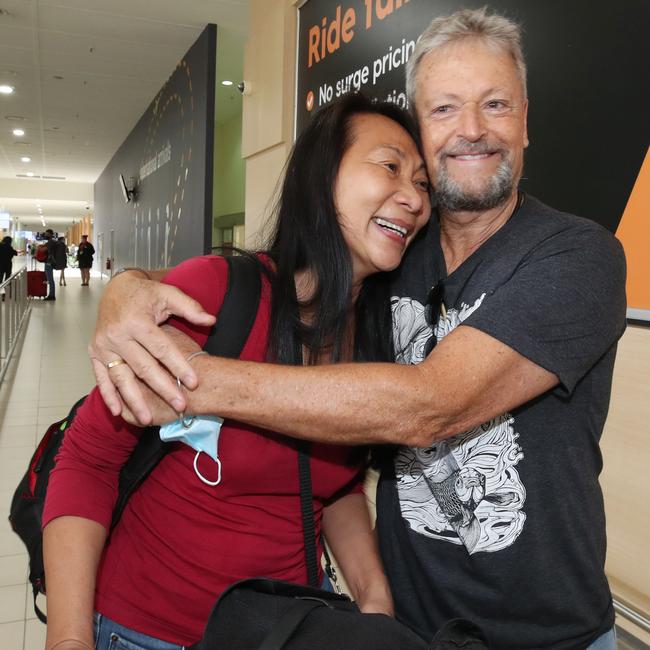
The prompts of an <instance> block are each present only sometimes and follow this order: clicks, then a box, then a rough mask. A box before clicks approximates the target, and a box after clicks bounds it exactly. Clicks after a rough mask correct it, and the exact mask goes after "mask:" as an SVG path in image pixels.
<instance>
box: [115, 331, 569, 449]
mask: <svg viewBox="0 0 650 650" xmlns="http://www.w3.org/2000/svg"><path fill="white" fill-rule="evenodd" d="M170 329H171V328H170ZM170 334H171V335H172V336H173V340H174V343H175V344H176V345H177V346H179V349H180V350H182V354H186V353H190V352H192V351H194V350H195V349H197V347H198V346H196V344H195V343H194V342H193V341H190V340H189V339H188V338H187V337H185V336H184V335H183V334H181V333H180V332H176V333H173V334H172V333H170ZM192 364H194V367H195V370H196V372H197V374H198V375H199V378H200V381H199V386H198V388H197V389H196V390H194V391H188V393H187V397H188V407H187V410H188V412H189V413H193V414H198V413H201V414H215V415H219V416H221V417H226V418H233V419H236V420H240V421H242V422H246V423H248V424H251V425H254V426H260V427H264V428H267V429H270V430H273V431H279V432H280V433H284V434H287V435H290V436H293V437H296V438H303V439H305V440H315V441H320V442H330V443H340V444H368V443H398V444H407V445H412V446H417V447H428V446H430V445H431V444H432V443H433V442H434V441H435V440H439V439H442V438H447V437H449V436H452V435H455V434H457V433H460V432H462V431H467V430H469V429H471V428H473V427H475V426H478V425H479V424H482V423H483V422H486V421H488V420H490V419H491V418H493V417H496V416H498V415H501V414H502V413H505V412H507V411H509V410H511V409H513V408H516V407H517V406H520V405H521V404H525V403H526V402H528V401H530V400H531V399H533V398H535V397H537V396H538V395H541V394H542V393H544V392H546V391H547V390H549V389H551V388H552V387H553V386H555V385H556V384H557V383H558V379H557V377H556V376H555V375H554V374H552V373H550V372H548V371H547V370H544V369H543V368H541V367H540V366H538V365H536V364H535V363H533V362H532V361H530V360H529V359H527V358H525V357H523V356H522V355H520V354H519V353H518V352H515V351H514V350H513V349H512V348H510V347H508V346H507V345H505V344H503V343H501V342H499V341H498V340H496V339H495V338H493V337H491V336H489V335H487V334H485V333H483V332H481V331H480V330H477V329H474V328H472V327H467V326H460V327H458V328H457V329H456V330H454V331H453V332H452V333H451V334H449V335H448V336H446V337H445V338H444V339H443V341H441V342H440V343H439V344H438V345H437V346H436V347H435V348H434V350H433V352H432V353H431V354H430V355H429V357H428V358H427V359H426V360H425V361H424V362H422V363H421V364H419V365H417V366H406V365H399V364H388V363H381V364H380V363H376V364H367V363H363V364H362V363H352V364H336V365H328V366H317V367H294V366H281V365H274V364H269V363H252V362H245V361H239V360H230V359H220V358H217V357H209V356H207V355H201V356H199V357H196V358H195V359H194V360H192ZM122 369H123V366H119V367H117V368H116V369H115V373H114V375H115V376H114V377H113V380H114V381H116V382H117V384H118V387H119V389H120V392H124V391H125V390H127V388H126V386H127V385H128V382H129V381H130V378H125V379H124V380H122V377H123V376H124V377H125V376H126V373H122ZM118 371H119V372H118ZM147 399H148V404H149V408H150V410H151V412H152V413H153V420H154V422H168V421H170V420H172V419H174V417H175V414H174V412H173V411H172V410H171V409H169V408H168V407H166V406H165V404H164V403H163V402H162V401H161V400H160V399H158V398H157V397H156V396H155V395H153V394H151V393H149V392H147ZM129 418H130V419H131V420H134V417H133V416H132V415H128V414H127V419H129Z"/></svg>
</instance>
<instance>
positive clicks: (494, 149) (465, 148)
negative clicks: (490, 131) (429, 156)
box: [440, 140, 505, 158]
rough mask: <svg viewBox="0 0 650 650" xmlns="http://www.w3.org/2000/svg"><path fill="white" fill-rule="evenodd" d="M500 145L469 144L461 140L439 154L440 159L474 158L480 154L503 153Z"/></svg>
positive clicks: (485, 142)
mask: <svg viewBox="0 0 650 650" xmlns="http://www.w3.org/2000/svg"><path fill="white" fill-rule="evenodd" d="M504 151H505V149H504V148H503V145H502V143H500V142H499V143H497V142H488V141H487V140H478V141H477V142H470V141H469V140H464V141H463V140H461V141H459V142H457V143H455V144H454V146H453V147H450V148H448V149H443V151H441V153H440V157H441V158H446V157H448V156H476V155H481V154H493V153H499V154H502V155H503V153H504Z"/></svg>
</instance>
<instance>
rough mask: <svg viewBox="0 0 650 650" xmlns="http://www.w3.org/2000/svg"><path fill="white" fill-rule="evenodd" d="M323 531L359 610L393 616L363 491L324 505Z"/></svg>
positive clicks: (385, 579)
mask: <svg viewBox="0 0 650 650" xmlns="http://www.w3.org/2000/svg"><path fill="white" fill-rule="evenodd" d="M323 533H324V535H325V539H326V540H327V543H328V544H329V546H330V548H331V550H332V554H333V555H334V557H335V558H336V561H337V564H338V567H339V569H340V571H341V573H342V574H343V576H344V577H345V581H346V582H347V585H348V587H349V588H350V592H351V594H352V596H353V598H354V600H355V601H356V603H357V606H358V607H359V609H360V610H361V612H362V613H364V614H386V615H387V616H393V598H392V596H391V593H390V587H389V586H388V579H387V578H386V574H385V573H384V567H383V566H382V563H381V558H380V557H379V550H378V548H377V539H376V535H375V531H374V530H373V529H372V528H371V526H370V517H369V516H368V507H367V505H366V497H365V495H364V494H363V493H353V494H347V495H345V496H343V497H341V498H340V499H338V500H337V501H334V503H331V504H329V505H328V506H326V507H325V508H324V510H323Z"/></svg>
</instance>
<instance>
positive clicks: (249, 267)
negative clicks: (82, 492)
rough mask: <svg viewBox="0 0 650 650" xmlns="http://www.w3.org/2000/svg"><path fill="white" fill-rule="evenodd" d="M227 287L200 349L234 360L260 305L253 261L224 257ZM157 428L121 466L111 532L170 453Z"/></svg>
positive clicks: (257, 270)
mask: <svg viewBox="0 0 650 650" xmlns="http://www.w3.org/2000/svg"><path fill="white" fill-rule="evenodd" d="M226 261H227V262H228V271H229V272H228V288H227V289H226V295H225V297H224V300H223V304H222V305H221V310H220V311H219V314H218V316H217V322H216V323H215V324H214V325H213V326H212V330H211V331H210V335H209V336H208V340H207V341H206V344H205V345H204V346H203V349H204V350H205V351H206V352H208V353H209V354H212V355H215V356H220V357H230V358H231V359H236V358H237V357H239V355H240V354H241V351H242V350H243V348H244V345H245V344H246V341H247V340H248V337H249V335H250V332H251V329H252V327H253V323H254V322H255V318H256V316H257V311H258V309H259V303H260V293H261V287H262V281H261V277H260V267H259V263H258V262H257V260H256V259H254V258H252V257H249V256H240V257H227V258H226ZM158 432H159V427H147V429H146V430H145V431H143V432H142V435H141V436H140V440H139V441H138V444H137V445H136V447H135V449H134V450H133V452H132V453H131V456H130V457H129V459H128V461H127V462H126V464H125V465H124V467H122V470H121V472H120V478H119V486H118V498H117V502H116V504H115V508H114V509H113V518H112V520H111V530H112V529H113V528H114V527H115V525H116V524H117V522H118V521H119V519H120V517H121V516H122V512H123V511H124V508H125V507H126V503H127V501H128V500H129V499H130V498H131V495H132V494H133V492H135V490H136V489H137V488H138V487H139V486H140V485H141V484H142V482H143V481H144V480H145V479H146V478H147V476H149V474H150V473H151V471H152V470H153V468H154V467H156V465H158V463H159V462H160V461H161V460H162V459H163V457H164V456H166V455H167V453H168V452H169V450H170V446H169V445H168V444H167V443H165V442H163V441H162V440H161V439H160V436H159V433H158Z"/></svg>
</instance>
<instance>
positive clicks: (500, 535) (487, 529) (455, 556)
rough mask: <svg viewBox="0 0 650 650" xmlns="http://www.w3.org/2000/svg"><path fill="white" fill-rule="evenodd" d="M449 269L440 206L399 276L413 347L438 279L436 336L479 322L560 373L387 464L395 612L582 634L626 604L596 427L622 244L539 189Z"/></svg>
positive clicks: (385, 522)
mask: <svg viewBox="0 0 650 650" xmlns="http://www.w3.org/2000/svg"><path fill="white" fill-rule="evenodd" d="M445 275H446V272H445V267H444V259H443V257H442V253H441V249H440V243H439V227H438V224H437V223H436V221H435V220H434V221H433V222H432V223H431V224H430V226H429V227H428V228H427V231H426V232H424V233H422V234H421V236H419V237H418V239H417V241H416V242H414V244H413V246H412V248H411V250H409V252H408V253H407V256H406V258H405V260H404V263H403V265H402V268H401V270H400V273H399V275H398V277H397V279H396V282H395V285H394V288H393V299H392V308H393V323H394V338H395V347H396V355H397V360H398V361H399V362H400V363H406V364H414V363H419V362H420V361H422V359H423V358H424V354H425V350H426V347H427V346H426V344H427V340H428V338H429V337H430V336H431V334H432V330H431V327H430V326H429V324H428V323H427V319H426V317H425V316H426V313H425V312H426V302H427V297H428V296H429V294H430V289H431V287H432V286H433V285H435V284H439V285H440V288H441V290H442V292H443V296H444V303H445V307H446V310H447V311H446V317H444V318H442V317H441V319H440V320H439V321H438V323H437V327H436V336H437V339H438V340H440V339H442V338H443V337H444V336H446V335H447V334H449V333H450V332H451V331H453V330H454V329H455V328H456V327H458V326H460V325H463V326H469V327H473V328H476V329H478V330H481V331H482V332H485V333H486V334H488V335H490V336H491V337H493V338H495V339H498V340H499V341H501V342H503V343H505V344H506V345H508V346H509V347H511V348H513V349H514V350H516V351H517V352H519V353H520V354H522V355H523V356H525V357H527V358H528V359H530V360H531V361H533V362H534V363H536V364H537V365H539V366H541V367H543V368H545V369H546V370H548V371H550V372H552V373H553V374H555V375H556V376H557V377H558V378H559V381H560V384H559V385H558V386H557V387H556V388H555V389H553V390H551V391H549V392H548V393H546V394H544V395H543V396H541V397H539V398H537V399H535V400H533V401H532V402H530V403H528V404H526V405H524V406H522V407H520V408H517V409H514V410H513V411H512V412H511V413H504V414H503V415H502V416H500V417H497V418H494V419H493V420H492V421H490V422H487V423H485V424H483V425H482V426H480V427H477V428H476V429H474V430H472V431H469V432H467V433H463V434H459V435H457V436H454V437H452V438H448V439H446V440H442V441H439V442H437V443H435V444H434V445H432V446H431V447H429V448H427V449H416V448H400V450H399V451H398V453H397V456H396V458H395V460H394V464H393V465H391V466H390V467H389V468H386V469H385V470H384V472H383V473H382V479H381V481H380V485H379V490H378V495H377V511H378V524H377V525H378V533H379V540H380V547H381V551H382V556H383V559H384V563H385V566H386V571H387V573H388V576H389V579H390V582H391V587H392V589H393V595H394V598H395V603H396V611H397V614H398V616H399V617H401V618H402V619H403V620H405V621H406V622H407V623H408V624H409V625H411V626H412V627H413V628H415V629H416V630H418V631H419V632H421V633H422V634H423V636H424V637H425V638H431V637H432V636H433V635H434V634H435V631H436V630H437V629H438V628H439V627H440V625H441V624H442V623H443V622H444V621H446V620H449V619H451V618H456V617H465V618H468V619H471V620H473V621H474V622H476V623H478V624H479V625H480V626H481V627H482V628H483V629H484V630H485V631H486V633H487V634H488V638H489V640H490V642H491V644H492V647H494V648H498V649H513V650H514V649H517V650H524V649H527V648H531V649H532V648H555V649H560V648H562V649H564V648H566V649H569V648H571V649H573V648H575V649H577V648H585V647H586V646H587V645H588V644H589V642H591V641H592V640H593V639H595V638H596V637H597V636H599V635H600V634H602V633H603V632H605V631H607V630H608V629H609V628H610V627H611V626H612V625H613V620H614V614H613V609H612V603H611V596H610V592H609V587H608V585H607V580H606V578H605V574H604V562H605V546H606V540H605V516H604V510H603V499H602V494H601V490H600V486H599V484H598V475H599V474H600V471H601V469H602V459H601V454H600V450H599V446H598V442H599V439H600V436H601V433H602V429H603V426H604V422H605V418H606V415H607V410H608V407H609V396H610V389H611V379H612V371H613V364H614V356H615V350H616V342H617V340H618V339H619V338H620V336H621V334H622V333H623V331H624V329H625V259H624V255H623V252H622V248H621V246H620V244H619V243H618V241H617V240H616V239H615V238H614V237H613V236H612V235H611V234H610V233H609V232H608V231H606V230H605V229H603V228H602V227H600V226H598V225H597V224H595V223H593V222H591V221H588V220H585V219H580V218H578V217H575V216H573V215H568V214H564V213H560V212H558V211H556V210H553V209H551V208H549V207H548V206H545V205H544V204H542V203H541V202H539V201H537V200H536V199H534V198H533V197H530V196H526V197H525V200H524V203H523V205H522V206H521V208H520V209H519V210H518V211H517V212H516V213H515V214H514V215H513V216H512V217H511V219H510V220H509V221H508V222H507V223H506V224H505V225H504V226H503V227H502V228H501V229H500V230H499V231H498V232H497V233H495V234H494V235H493V236H492V237H491V238H490V239H489V240H487V241H486V242H485V243H484V244H483V245H482V246H481V247H480V248H479V249H478V250H477V251H475V252H474V253H473V254H472V255H471V256H470V257H469V258H468V259H467V260H466V261H465V262H464V263H463V264H462V265H461V266H460V267H459V268H457V269H456V270H455V271H454V272H453V273H452V274H451V275H449V276H448V277H445ZM462 364H463V360H462V359H458V366H459V368H461V367H462ZM440 381H444V378H440ZM485 390H486V391H488V392H489V391H490V386H485ZM396 416H397V417H399V414H397V415H396Z"/></svg>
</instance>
